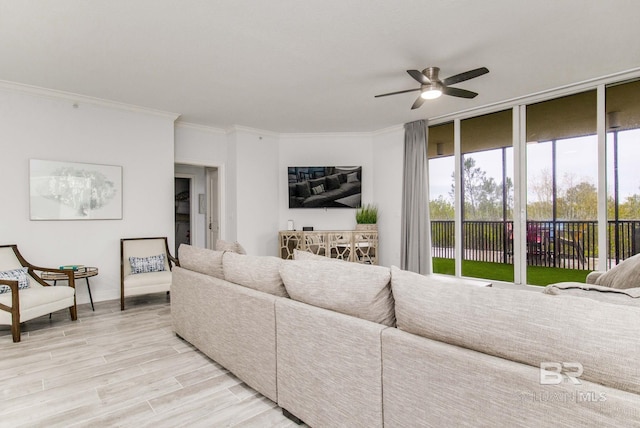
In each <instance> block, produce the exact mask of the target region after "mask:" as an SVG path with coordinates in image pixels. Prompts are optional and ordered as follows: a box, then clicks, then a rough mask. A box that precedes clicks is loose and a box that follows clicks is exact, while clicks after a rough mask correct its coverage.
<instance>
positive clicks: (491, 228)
mask: <svg viewBox="0 0 640 428" xmlns="http://www.w3.org/2000/svg"><path fill="white" fill-rule="evenodd" d="M511 115H512V112H511V110H505V111H501V112H497V113H492V114H488V115H484V116H478V117H474V118H471V119H465V120H463V121H462V122H461V124H460V145H461V147H460V148H461V153H462V157H461V165H460V171H461V183H462V187H461V194H462V197H461V202H462V203H461V204H460V208H461V209H462V275H463V276H469V277H475V278H488V279H497V280H502V281H509V282H513V280H514V278H513V260H512V256H513V148H512V145H513V144H512V141H513V132H512V118H511Z"/></svg>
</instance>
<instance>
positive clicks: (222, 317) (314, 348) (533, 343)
mask: <svg viewBox="0 0 640 428" xmlns="http://www.w3.org/2000/svg"><path fill="white" fill-rule="evenodd" d="M297 256H298V257H297V258H301V257H303V256H304V255H303V254H297ZM307 257H308V256H307ZM179 258H180V262H181V267H179V268H175V269H174V271H173V284H172V287H171V312H172V317H173V323H174V329H175V332H176V334H178V335H179V336H180V337H182V338H184V339H185V340H187V341H189V342H190V343H192V344H193V345H195V346H196V347H197V348H198V349H200V350H201V351H202V352H204V353H205V354H206V355H208V356H209V357H211V358H212V359H214V360H215V361H217V362H218V363H220V364H222V365H223V366H225V367H226V368H227V369H229V370H230V371H231V372H233V373H234V374H235V375H236V376H238V377H239V378H240V379H242V380H243V381H244V382H246V383H247V384H248V385H249V386H251V387H253V388H254V389H256V390H257V391H258V392H260V393H261V394H263V395H265V396H266V397H268V398H269V399H271V400H273V401H275V402H277V403H278V405H279V406H280V407H282V408H283V411H284V412H285V414H288V416H290V417H292V418H294V419H295V418H299V419H300V420H302V421H304V422H305V423H307V424H308V425H310V426H312V427H338V426H349V427H381V426H385V427H407V426H412V427H417V426H425V427H426V426H436V427H441V426H474V427H476V426H554V427H555V426H640V359H639V358H638V356H639V355H640V333H639V330H638V326H640V298H634V297H633V296H631V295H628V294H627V295H626V296H627V297H628V299H629V300H631V301H632V302H628V301H627V302H625V303H624V304H618V303H612V302H603V301H601V300H600V299H599V298H598V295H599V294H598V295H586V296H575V295H564V294H571V293H565V292H564V291H562V290H561V291H558V290H555V293H556V294H545V293H541V292H531V291H517V290H506V289H498V288H487V287H477V286H473V285H477V283H475V282H473V281H466V280H452V279H451V278H446V279H441V278H440V277H438V276H435V275H434V276H421V275H417V274H414V273H411V272H406V271H402V270H400V269H397V268H394V267H392V268H391V269H388V268H384V267H380V266H366V265H359V264H355V263H348V262H339V261H327V260H328V259H325V258H323V259H324V260H322V261H320V260H288V261H285V260H281V259H277V258H275V257H256V256H246V255H238V254H234V253H230V252H224V253H223V252H219V251H210V250H204V249H198V248H194V247H189V246H186V245H183V246H181V247H180V249H179ZM583 292H584V293H586V294H588V293H589V292H588V291H585V290H583ZM600 294H602V293H600ZM632 294H633V293H632ZM618 297H620V296H618ZM541 365H542V366H543V367H544V368H545V369H546V370H544V371H543V370H541ZM561 369H562V370H563V371H562V372H559V370H561Z"/></svg>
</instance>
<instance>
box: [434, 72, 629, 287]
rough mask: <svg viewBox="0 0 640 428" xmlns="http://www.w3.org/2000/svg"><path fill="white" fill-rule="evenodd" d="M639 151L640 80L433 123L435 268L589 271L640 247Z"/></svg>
mask: <svg viewBox="0 0 640 428" xmlns="http://www.w3.org/2000/svg"><path fill="white" fill-rule="evenodd" d="M598 97H603V99H601V100H600V102H599V101H598ZM598 106H600V107H598ZM598 108H600V109H602V110H601V111H600V113H598V111H599V110H598ZM515 113H517V114H516V115H515V116H514V114H515ZM598 118H600V119H598ZM602 118H606V121H605V120H602ZM599 120H600V122H599ZM605 122H606V123H605ZM514 124H515V126H516V127H518V128H516V129H517V130H518V132H516V133H515V137H518V136H519V138H515V139H514V132H513V131H514V128H513V127H514ZM603 131H604V132H603ZM456 132H459V134H456ZM605 135H606V139H605V138H603V137H604V136H605ZM454 141H459V142H460V147H454ZM513 141H517V142H518V145H517V146H516V147H513ZM456 150H457V151H456ZM639 158H640V80H634V81H628V82H621V83H616V84H611V85H608V86H606V87H605V86H604V85H601V86H599V87H598V89H593V90H587V91H584V92H580V93H575V94H572V95H568V96H562V97H558V98H554V99H550V100H546V101H542V102H537V103H531V104H528V105H520V106H516V107H514V108H512V109H510V110H504V111H499V112H496V113H491V114H486V115H481V116H476V117H471V118H465V119H461V120H455V121H454V122H453V123H446V124H443V125H441V124H438V125H435V126H432V127H430V129H429V168H430V192H431V195H430V213H431V217H432V227H431V231H432V241H433V252H432V253H433V257H434V271H435V272H441V273H450V274H453V273H454V272H456V267H458V266H459V267H460V269H461V272H462V275H463V276H470V277H477V278H486V279H494V280H503V281H507V282H511V281H513V282H516V283H527V284H532V285H547V284H550V283H554V282H562V281H580V282H584V280H585V278H586V276H587V274H588V273H589V272H590V271H593V270H596V269H599V268H601V267H605V266H606V267H607V268H610V267H612V266H614V265H616V264H618V263H620V262H621V261H622V260H624V259H626V258H629V257H631V256H632V255H635V254H639V253H640V168H638V166H637V164H638V159H639ZM456 160H459V164H456V163H455V162H456ZM454 170H455V172H454ZM605 170H606V174H605ZM456 173H457V174H459V177H457V178H458V180H457V181H456V180H455V178H456V177H455V174H456ZM456 182H459V183H460V189H455V183H456ZM516 186H518V187H517V188H515V187H516ZM456 190H457V191H456ZM456 195H459V198H458V200H456ZM516 209H517V210H516ZM456 221H459V222H460V223H456ZM605 232H606V233H605ZM456 233H460V235H459V236H460V237H461V239H460V242H455V241H454V235H455V236H458V235H456ZM599 238H600V239H601V240H602V241H604V240H605V239H606V242H598V240H599ZM456 255H458V256H459V257H458V258H459V260H456Z"/></svg>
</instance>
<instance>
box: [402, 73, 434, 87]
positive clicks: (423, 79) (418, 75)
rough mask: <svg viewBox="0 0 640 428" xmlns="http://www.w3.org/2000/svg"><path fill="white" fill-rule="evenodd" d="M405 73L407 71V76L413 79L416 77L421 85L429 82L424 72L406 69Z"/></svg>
mask: <svg viewBox="0 0 640 428" xmlns="http://www.w3.org/2000/svg"><path fill="white" fill-rule="evenodd" d="M407 73H409V76H411V77H413V78H414V79H416V80H417V81H418V82H419V83H421V84H423V85H427V84H429V83H431V80H429V79H428V78H427V76H425V75H424V74H422V72H420V71H418V70H407Z"/></svg>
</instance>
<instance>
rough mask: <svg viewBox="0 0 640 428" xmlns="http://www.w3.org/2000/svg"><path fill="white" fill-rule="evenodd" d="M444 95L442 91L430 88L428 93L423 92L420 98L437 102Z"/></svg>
mask: <svg viewBox="0 0 640 428" xmlns="http://www.w3.org/2000/svg"><path fill="white" fill-rule="evenodd" d="M440 95H442V91H441V90H440V89H438V88H429V89H427V90H426V91H422V93H421V94H420V96H421V97H422V98H424V99H425V100H435V99H436V98H439V97H440Z"/></svg>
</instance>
